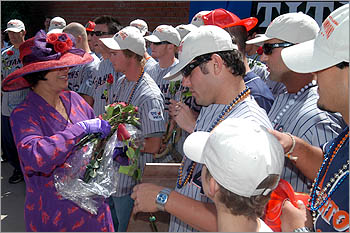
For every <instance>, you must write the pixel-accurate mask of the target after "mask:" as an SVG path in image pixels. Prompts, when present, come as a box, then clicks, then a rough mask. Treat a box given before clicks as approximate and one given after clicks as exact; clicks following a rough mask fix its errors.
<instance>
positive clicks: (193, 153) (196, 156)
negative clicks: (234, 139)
mask: <svg viewBox="0 0 350 233" xmlns="http://www.w3.org/2000/svg"><path fill="white" fill-rule="evenodd" d="M209 136H210V133H209V132H203V131H198V132H194V133H192V134H190V135H189V136H188V137H187V138H186V140H185V142H184V145H183V149H184V153H185V155H186V156H187V157H188V158H189V159H191V160H193V161H195V162H196V163H204V159H203V149H204V147H205V144H206V143H207V141H208V138H209Z"/></svg>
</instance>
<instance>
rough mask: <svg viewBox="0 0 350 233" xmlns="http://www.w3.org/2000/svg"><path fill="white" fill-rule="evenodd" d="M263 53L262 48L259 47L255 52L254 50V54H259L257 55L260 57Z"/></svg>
mask: <svg viewBox="0 0 350 233" xmlns="http://www.w3.org/2000/svg"><path fill="white" fill-rule="evenodd" d="M263 52H264V50H263V48H262V46H260V47H259V48H258V49H257V50H256V53H257V54H259V55H262V54H263Z"/></svg>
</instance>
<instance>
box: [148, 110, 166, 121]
mask: <svg viewBox="0 0 350 233" xmlns="http://www.w3.org/2000/svg"><path fill="white" fill-rule="evenodd" d="M148 118H149V119H150V120H151V121H161V120H163V119H164V117H163V113H162V111H161V110H160V109H158V108H153V109H152V110H151V111H149V112H148Z"/></svg>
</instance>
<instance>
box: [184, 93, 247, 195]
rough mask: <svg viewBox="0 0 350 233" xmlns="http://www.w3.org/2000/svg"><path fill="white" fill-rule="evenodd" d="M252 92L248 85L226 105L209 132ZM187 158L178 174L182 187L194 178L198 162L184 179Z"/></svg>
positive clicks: (192, 164)
mask: <svg viewBox="0 0 350 233" xmlns="http://www.w3.org/2000/svg"><path fill="white" fill-rule="evenodd" d="M249 94H250V89H249V87H247V88H246V89H244V90H243V91H242V92H241V93H240V94H239V95H238V96H237V97H236V98H235V99H234V100H233V101H232V102H231V103H230V104H229V105H228V106H226V107H225V108H224V109H223V111H222V112H221V114H220V115H219V116H218V117H217V118H216V120H215V121H214V122H213V124H212V126H211V127H210V128H209V130H208V132H211V131H212V130H214V129H215V127H216V126H218V125H219V124H220V123H221V122H222V121H223V120H224V119H225V117H226V115H227V114H229V113H230V112H231V111H232V109H233V107H234V106H236V105H237V104H238V103H239V102H241V101H242V100H244V99H245V98H247V97H248V96H249ZM185 160H186V157H185V158H184V159H183V160H182V162H181V165H180V168H179V173H178V175H177V188H179V189H180V188H182V187H183V186H184V185H185V184H187V183H188V181H189V180H190V179H191V178H192V175H193V171H194V168H195V167H196V164H197V163H196V162H194V161H192V162H191V164H190V166H189V167H188V169H187V175H186V177H185V178H184V180H183V179H182V173H183V168H184V165H185Z"/></svg>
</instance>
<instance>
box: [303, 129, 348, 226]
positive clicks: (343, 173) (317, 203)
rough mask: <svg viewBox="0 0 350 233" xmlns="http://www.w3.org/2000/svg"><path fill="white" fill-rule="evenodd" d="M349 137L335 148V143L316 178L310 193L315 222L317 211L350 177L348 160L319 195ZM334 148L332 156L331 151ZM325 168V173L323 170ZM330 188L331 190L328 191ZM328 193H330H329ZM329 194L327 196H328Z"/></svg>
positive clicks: (344, 138) (345, 137)
mask: <svg viewBox="0 0 350 233" xmlns="http://www.w3.org/2000/svg"><path fill="white" fill-rule="evenodd" d="M348 137H349V132H348V133H347V134H346V135H345V136H344V137H343V138H342V139H341V140H340V142H339V143H338V144H337V146H336V147H335V148H334V145H335V144H334V142H333V144H332V145H331V146H330V148H329V150H328V152H327V153H326V154H325V159H324V160H323V162H322V165H321V168H320V170H319V171H318V174H317V177H316V178H315V180H314V182H313V184H312V188H311V191H310V197H311V200H310V204H309V206H310V210H311V211H312V218H313V221H314V222H315V221H316V216H317V214H316V211H317V210H318V209H320V208H321V207H322V206H323V205H324V204H325V203H326V201H327V200H328V198H329V197H330V196H331V195H332V194H333V193H334V192H335V190H337V189H338V187H339V186H340V184H341V183H342V182H343V181H344V180H345V179H346V178H347V177H348V176H349V171H348V168H349V160H347V162H346V163H345V164H344V165H343V166H342V168H340V169H339V170H338V172H337V173H335V174H334V176H333V177H332V178H330V180H329V181H328V183H327V184H326V185H324V186H323V187H324V188H323V189H322V190H320V192H319V194H318V195H317V194H316V192H317V189H318V188H319V189H321V187H322V184H323V182H324V179H325V177H326V174H327V171H328V168H329V166H330V164H331V163H332V161H333V159H334V157H335V156H336V154H337V152H338V151H339V149H340V148H341V147H342V146H343V144H344V142H345V141H346V140H347V138H348ZM333 148H334V150H333V152H332V155H330V154H331V151H332V149H333ZM324 168H325V172H324V173H323V172H322V171H323V169H324ZM322 173H323V177H322V179H321V177H320V176H321V174H322ZM338 179H339V181H338V182H337V183H336V184H335V186H334V183H335V181H337V180H338ZM329 188H330V190H328V189H329ZM327 191H328V192H327ZM326 193H327V194H326Z"/></svg>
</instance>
